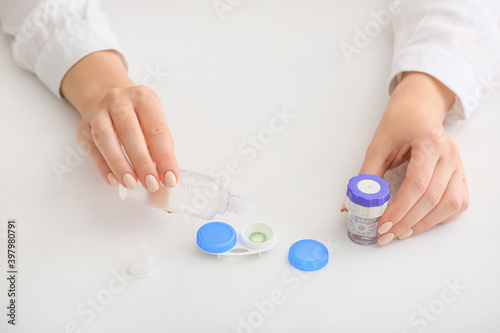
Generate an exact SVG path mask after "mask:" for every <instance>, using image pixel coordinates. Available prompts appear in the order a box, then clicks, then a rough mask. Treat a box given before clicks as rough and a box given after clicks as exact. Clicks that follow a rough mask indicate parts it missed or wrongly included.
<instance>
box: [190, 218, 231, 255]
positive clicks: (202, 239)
mask: <svg viewBox="0 0 500 333" xmlns="http://www.w3.org/2000/svg"><path fill="white" fill-rule="evenodd" d="M236 240H237V236H236V231H235V230H234V228H233V227H231V226H230V225H229V224H227V223H224V222H210V223H207V224H205V225H203V226H201V228H200V229H198V233H197V234H196V244H198V246H199V247H200V249H202V250H203V251H205V252H209V253H223V252H227V251H229V250H231V249H232V248H233V247H234V245H236Z"/></svg>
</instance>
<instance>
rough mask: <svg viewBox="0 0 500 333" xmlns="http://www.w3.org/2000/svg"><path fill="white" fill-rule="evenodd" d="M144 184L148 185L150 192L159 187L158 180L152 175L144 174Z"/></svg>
mask: <svg viewBox="0 0 500 333" xmlns="http://www.w3.org/2000/svg"><path fill="white" fill-rule="evenodd" d="M146 186H147V187H148V190H149V191H150V192H155V191H158V189H159V188H160V184H158V181H157V180H156V178H155V176H153V175H147V176H146Z"/></svg>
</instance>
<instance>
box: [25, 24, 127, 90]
mask: <svg viewBox="0 0 500 333" xmlns="http://www.w3.org/2000/svg"><path fill="white" fill-rule="evenodd" d="M103 50H116V51H117V52H118V54H119V55H120V58H121V59H122V61H123V64H124V66H125V67H127V63H126V60H125V57H124V56H123V52H122V50H121V47H120V45H119V43H118V41H117V39H116V38H115V36H114V34H113V32H112V31H111V29H110V28H109V26H108V25H107V24H106V23H104V22H102V21H100V20H92V19H87V20H85V21H81V22H78V23H76V24H74V25H71V26H68V27H66V28H65V29H64V30H61V31H59V32H58V33H57V34H55V35H54V36H53V37H52V38H51V39H50V40H49V41H48V42H47V43H46V44H45V45H44V47H43V49H42V50H41V52H40V54H39V55H38V58H37V59H36V63H35V73H36V75H37V76H38V77H39V78H40V80H41V81H42V82H43V83H45V84H46V85H47V87H49V89H50V90H51V91H52V92H53V93H54V94H55V95H56V96H58V97H59V98H62V96H61V93H60V87H61V81H62V79H63V78H64V75H65V74H66V73H67V72H68V70H69V69H70V68H71V67H73V65H74V64H76V63H77V62H78V61H79V60H80V59H82V58H83V57H85V56H87V55H89V54H91V53H94V52H97V51H103Z"/></svg>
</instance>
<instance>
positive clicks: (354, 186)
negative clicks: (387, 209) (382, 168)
mask: <svg viewBox="0 0 500 333" xmlns="http://www.w3.org/2000/svg"><path fill="white" fill-rule="evenodd" d="M390 196H391V190H390V188H389V184H388V183H387V182H386V181H385V180H383V179H382V178H380V177H379V176H375V175H367V174H361V175H358V176H356V177H352V178H351V180H349V184H348V185H347V197H348V198H349V199H350V201H351V202H352V203H354V204H356V205H360V206H363V207H378V206H383V205H384V204H385V203H386V202H387V201H389V198H390Z"/></svg>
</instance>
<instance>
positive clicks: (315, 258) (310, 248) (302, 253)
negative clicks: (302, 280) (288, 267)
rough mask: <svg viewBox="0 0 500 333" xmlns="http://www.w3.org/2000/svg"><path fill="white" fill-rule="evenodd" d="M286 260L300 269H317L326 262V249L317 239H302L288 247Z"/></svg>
mask: <svg viewBox="0 0 500 333" xmlns="http://www.w3.org/2000/svg"><path fill="white" fill-rule="evenodd" d="M288 261H290V264H292V266H293V267H295V268H297V269H300V270H302V271H317V270H318V269H321V268H323V267H325V265H326V264H327V263H328V249H327V248H326V246H324V245H323V244H322V243H320V242H318V241H315V240H313V239H303V240H300V241H298V242H295V243H294V244H293V245H292V246H291V247H290V251H289V252H288Z"/></svg>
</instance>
